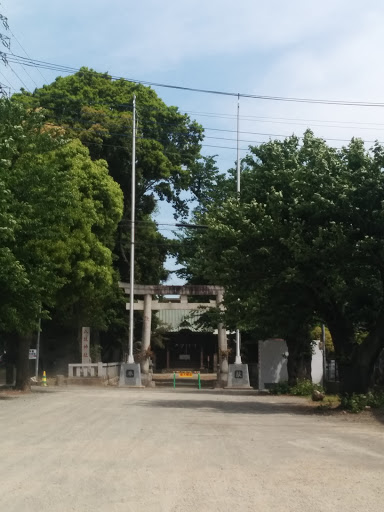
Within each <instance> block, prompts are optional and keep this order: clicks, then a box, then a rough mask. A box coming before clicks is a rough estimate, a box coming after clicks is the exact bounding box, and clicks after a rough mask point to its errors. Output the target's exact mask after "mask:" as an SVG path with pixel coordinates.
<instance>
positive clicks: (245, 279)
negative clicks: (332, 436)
mask: <svg viewBox="0 0 384 512" xmlns="http://www.w3.org/2000/svg"><path fill="white" fill-rule="evenodd" d="M383 162H384V150H383V148H382V147H381V146H380V145H378V144H377V145H375V147H374V148H373V150H372V151H371V152H367V151H365V149H364V145H363V142H362V141H360V140H356V139H352V141H351V143H350V144H349V146H348V147H345V148H342V149H339V150H338V149H334V148H330V147H329V146H328V145H327V144H326V143H325V141H323V140H322V139H318V138H315V137H314V136H313V134H312V132H310V131H307V132H306V133H305V135H304V138H303V140H302V141H300V140H299V139H298V138H297V137H290V138H287V139H286V140H284V141H271V142H269V143H265V144H262V145H260V146H258V147H253V148H251V150H250V154H249V156H248V157H247V158H246V159H245V163H246V166H245V169H244V171H243V173H242V193H241V198H240V201H238V200H237V198H232V199H229V200H228V201H227V202H225V203H222V202H220V203H216V204H213V205H211V206H209V207H208V213H207V214H206V216H205V218H204V221H205V222H206V223H207V224H208V226H209V229H208V230H207V231H206V232H202V233H200V234H199V235H195V243H197V244H198V249H196V247H195V248H194V250H193V253H192V252H191V251H190V252H189V253H188V250H187V249H185V255H184V258H185V260H186V261H187V264H188V266H189V270H190V272H191V273H199V274H200V275H203V276H205V277H206V279H208V280H215V281H216V282H219V283H222V284H224V285H225V286H226V287H227V290H228V292H227V302H228V305H229V311H234V312H235V315H236V316H240V323H242V324H243V325H244V326H245V327H247V326H251V327H252V326H253V325H254V324H255V323H257V322H259V323H260V322H263V320H264V321H265V313H266V308H265V306H266V305H267V307H272V309H271V314H273V315H274V321H275V325H276V326H279V325H280V326H283V327H284V325H285V322H286V320H287V319H289V318H291V321H290V322H289V323H288V325H287V326H285V327H284V328H288V327H289V325H292V323H293V324H295V319H296V320H299V319H300V318H301V319H302V320H303V321H304V322H306V323H307V325H308V323H310V322H311V318H312V319H313V318H314V317H315V315H317V316H318V317H319V318H321V319H322V320H323V321H325V322H326V323H327V325H328V327H329V329H330V331H331V333H332V337H333V341H334V345H335V351H336V355H337V357H338V360H339V365H340V373H341V377H342V379H343V384H344V390H345V391H354V390H356V391H362V390H363V391H364V390H366V389H367V387H368V385H369V379H370V375H371V372H372V368H373V364H374V361H375V359H376V358H377V356H378V354H379V352H380V351H381V349H382V348H383V347H384V238H383V232H384V206H383V205H384V175H383V170H382V169H383ZM186 247H188V244H187V242H186ZM238 297H241V298H242V301H241V303H240V305H238V304H237V302H238V301H237V298H238ZM279 303H280V306H281V307H277V306H278V304H279ZM282 306H283V307H282ZM266 325H268V322H267V324H266ZM303 326H304V324H303V323H302V327H303ZM297 327H300V322H298V324H297ZM277 330H278V327H277ZM362 333H365V335H362ZM271 334H274V332H273V330H272V327H271Z"/></svg>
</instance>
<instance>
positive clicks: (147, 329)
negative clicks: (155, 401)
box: [141, 294, 152, 385]
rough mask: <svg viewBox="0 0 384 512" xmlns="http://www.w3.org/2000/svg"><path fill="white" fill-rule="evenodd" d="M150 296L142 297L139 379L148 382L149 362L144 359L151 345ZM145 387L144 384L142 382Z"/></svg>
mask: <svg viewBox="0 0 384 512" xmlns="http://www.w3.org/2000/svg"><path fill="white" fill-rule="evenodd" d="M151 323H152V295H150V294H147V295H144V312H143V332H142V340H141V377H142V379H144V380H145V379H146V380H148V374H149V360H148V358H146V357H145V354H146V351H147V349H148V348H149V347H150V345H151ZM143 384H144V385H145V383H144V382H143Z"/></svg>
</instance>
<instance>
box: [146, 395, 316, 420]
mask: <svg viewBox="0 0 384 512" xmlns="http://www.w3.org/2000/svg"><path fill="white" fill-rule="evenodd" d="M266 400H268V401H265V402H264V401H260V400H258V401H257V402H250V401H240V400H226V401H225V402H224V401H215V400H204V399H200V400H189V399H186V400H165V399H164V400H162V399H158V400H148V401H146V400H145V401H144V400H143V401H141V402H139V403H138V404H137V405H140V406H143V407H145V406H149V407H159V408H164V409H184V410H185V409H191V410H200V411H201V412H207V411H210V412H217V413H222V414H297V415H305V416H309V415H314V414H318V415H324V413H319V412H318V411H317V410H316V409H315V408H314V407H312V406H311V405H308V404H306V403H305V402H304V401H303V403H302V404H299V403H292V402H287V403H282V402H273V401H272V400H271V398H270V397H268V398H267V397H266Z"/></svg>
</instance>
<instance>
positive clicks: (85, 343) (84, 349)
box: [81, 327, 92, 364]
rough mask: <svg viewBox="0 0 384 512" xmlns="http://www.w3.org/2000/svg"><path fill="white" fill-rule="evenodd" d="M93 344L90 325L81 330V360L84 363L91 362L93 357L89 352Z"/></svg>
mask: <svg viewBox="0 0 384 512" xmlns="http://www.w3.org/2000/svg"><path fill="white" fill-rule="evenodd" d="M90 344H91V329H90V327H83V328H82V330H81V362H82V364H90V363H91V362H92V361H91V357H90V353H89V349H90Z"/></svg>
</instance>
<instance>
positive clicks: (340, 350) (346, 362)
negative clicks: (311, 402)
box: [328, 315, 384, 394]
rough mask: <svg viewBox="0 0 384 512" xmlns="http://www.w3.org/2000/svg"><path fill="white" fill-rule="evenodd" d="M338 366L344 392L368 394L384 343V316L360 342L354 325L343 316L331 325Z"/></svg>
mask: <svg viewBox="0 0 384 512" xmlns="http://www.w3.org/2000/svg"><path fill="white" fill-rule="evenodd" d="M328 327H329V330H330V332H331V335H332V339H333V344H334V347H335V354H336V360H337V364H338V368H339V379H340V388H341V392H342V393H345V394H351V393H366V392H367V391H368V390H369V388H370V386H371V378H372V375H373V368H374V365H375V362H376V360H377V358H378V357H379V355H380V352H381V350H382V349H383V346H384V315H382V316H381V317H380V318H379V320H378V322H377V324H376V327H375V329H373V330H372V331H371V333H370V334H369V335H368V336H367V338H366V339H365V340H364V341H363V342H362V343H360V344H358V343H356V341H355V336H354V332H353V328H352V327H351V326H349V325H347V323H346V322H343V321H342V319H341V318H340V319H339V321H338V322H337V324H332V323H330V324H329V326H328Z"/></svg>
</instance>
